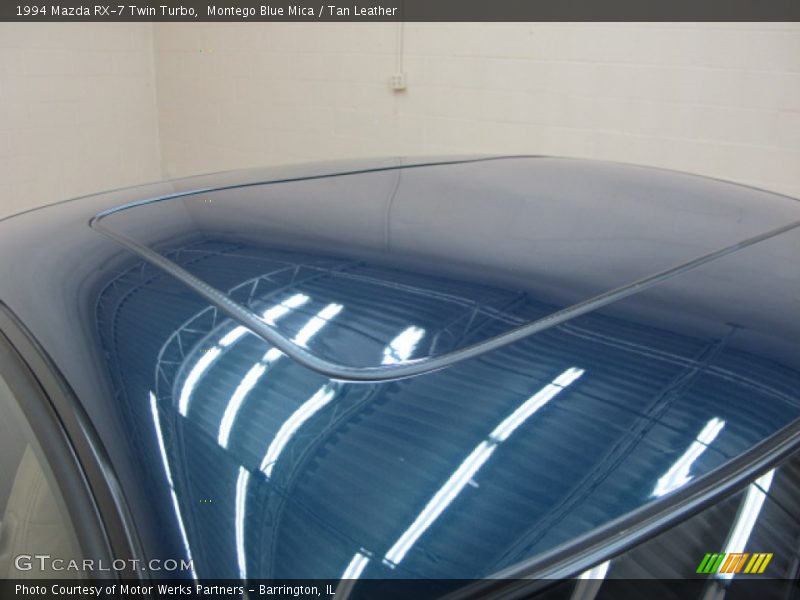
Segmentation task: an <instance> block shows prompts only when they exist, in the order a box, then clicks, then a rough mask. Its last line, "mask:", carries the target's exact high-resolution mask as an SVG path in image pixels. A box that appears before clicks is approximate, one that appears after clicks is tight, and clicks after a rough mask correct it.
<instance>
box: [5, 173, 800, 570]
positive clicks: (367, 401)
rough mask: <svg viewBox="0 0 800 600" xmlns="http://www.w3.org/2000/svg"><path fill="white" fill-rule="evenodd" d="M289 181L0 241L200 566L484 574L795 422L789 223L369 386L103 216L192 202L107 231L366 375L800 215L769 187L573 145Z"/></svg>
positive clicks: (128, 218) (87, 213)
mask: <svg viewBox="0 0 800 600" xmlns="http://www.w3.org/2000/svg"><path fill="white" fill-rule="evenodd" d="M361 166H363V165H359V164H352V165H349V168H348V167H341V166H340V167H337V168H338V169H340V171H342V172H343V171H347V170H353V169H358V168H359V167H361ZM369 166H370V167H375V166H377V165H375V164H373V165H369ZM384 166H390V167H391V166H392V165H384ZM326 168H328V169H329V172H331V171H330V170H331V168H330V167H316V169H319V170H320V171H324V170H325V169H326ZM333 172H334V173H335V174H336V173H337V171H336V170H335V169H333ZM294 174H295V175H298V176H300V177H301V179H300V180H298V181H284V182H282V183H273V184H268V185H251V186H249V187H233V188H231V189H227V190H224V191H216V192H202V193H200V192H199V193H194V192H192V190H195V189H200V190H201V189H203V188H204V187H207V186H214V185H221V184H223V183H225V184H227V183H230V184H232V185H234V186H235V185H236V183H237V182H238V183H253V184H255V183H257V182H259V181H264V180H281V179H286V178H287V177H286V176H284V175H282V174H281V173H280V172H273V173H269V172H265V173H255V172H253V173H240V174H238V175H229V174H224V175H220V176H217V177H218V179H216V180H215V178H214V177H211V176H210V177H207V178H206V179H197V180H187V181H182V182H177V183H172V184H159V185H156V186H152V187H150V188H145V189H140V190H132V191H122V192H116V193H112V194H109V195H103V196H99V197H93V198H88V199H83V200H79V201H75V202H72V203H67V204H63V205H60V206H58V207H53V208H49V209H46V210H42V211H36V212H32V213H28V214H25V215H21V216H19V217H16V218H14V219H10V220H6V221H3V222H0V233H1V234H2V236H0V239H2V241H1V242H0V247H2V248H3V249H6V248H12V247H13V248H15V249H16V250H17V252H22V253H23V254H24V255H26V256H28V257H29V259H28V260H26V263H25V264H24V265H15V264H12V263H4V264H2V265H0V276H2V281H3V282H4V286H3V292H2V294H3V297H2V300H3V301H4V302H6V303H8V304H9V306H10V307H11V308H12V309H13V310H14V311H15V312H17V314H19V316H20V317H21V318H22V319H23V320H24V321H25V322H26V323H27V324H28V325H29V327H30V328H31V329H32V330H33V331H34V333H35V334H36V335H37V337H38V338H39V339H40V341H41V342H42V344H43V345H44V346H45V348H47V350H48V352H50V353H51V355H52V356H53V358H54V359H55V361H56V363H57V364H58V365H59V367H60V368H61V370H62V371H63V373H64V374H65V376H66V377H67V379H68V380H69V381H70V383H71V384H72V386H73V388H74V389H75V390H76V392H77V394H78V396H79V397H80V398H81V399H82V401H83V402H84V403H85V405H86V408H87V410H88V412H89V414H90V416H91V417H92V418H93V420H94V421H95V423H96V424H97V426H98V428H99V430H100V433H101V435H102V436H103V438H104V442H105V443H106V445H107V447H108V449H109V452H110V454H111V455H112V457H113V459H114V461H115V464H116V465H117V468H118V471H119V476H120V478H121V479H122V481H123V482H124V483H125V485H126V493H127V494H128V499H129V502H130V504H131V507H132V510H133V512H134V514H135V516H136V519H137V523H138V524H139V529H140V533H141V535H142V537H143V541H144V545H145V548H146V551H147V552H148V553H149V554H150V555H151V556H171V555H173V554H176V553H177V554H191V556H192V558H193V559H194V562H195V567H196V571H197V573H198V575H200V576H207V577H238V576H240V575H246V576H248V577H339V576H341V575H342V574H345V573H347V574H349V575H353V576H359V577H429V578H436V577H441V578H447V577H457V578H472V577H481V576H487V575H490V574H491V573H493V572H495V571H497V570H499V569H501V568H504V567H508V566H510V565H513V564H514V563H516V562H518V561H520V560H523V559H527V558H530V557H532V556H536V555H537V554H538V553H541V552H543V551H546V550H549V549H551V548H553V547H554V546H555V545H558V544H561V543H565V542H568V541H569V540H572V539H574V538H575V537H576V536H578V535H581V534H583V533H587V532H589V531H591V530H592V529H594V528H596V527H599V526H601V525H603V524H605V523H607V522H609V521H610V520H612V519H614V518H615V517H619V516H621V515H624V514H626V513H627V512H629V511H631V510H633V509H635V508H637V507H639V506H641V505H643V504H644V503H647V502H651V501H654V499H656V498H658V497H663V496H667V495H668V494H669V493H670V492H671V491H674V490H675V489H678V488H679V487H680V486H682V485H687V484H689V483H690V482H691V480H692V479H694V478H696V477H697V476H699V475H700V474H703V473H708V472H710V471H712V470H713V469H714V468H715V467H717V466H719V465H721V464H723V463H724V462H725V461H727V460H729V459H731V458H733V457H735V456H737V455H738V454H740V453H741V452H742V451H744V450H746V449H747V448H749V447H751V446H752V445H753V444H754V443H756V442H757V441H760V440H761V439H764V438H765V437H766V436H768V435H770V434H771V433H773V432H775V431H776V430H777V429H779V428H780V427H782V426H784V425H786V424H788V423H790V422H792V421H793V420H795V419H796V418H797V417H798V416H800V397H798V394H797V390H798V389H800V353H798V341H800V329H799V328H800V319H798V318H797V317H798V316H799V313H800V310H798V305H797V302H798V298H800V273H798V269H797V267H796V256H798V255H800V233H798V232H797V230H795V231H793V232H788V233H786V234H783V235H780V236H777V237H775V238H772V239H770V240H767V241H764V242H762V243H760V244H757V245H755V246H753V247H751V248H747V249H744V250H742V251H740V252H737V253H734V254H731V255H729V256H726V257H724V258H721V259H719V260H718V261H715V262H713V263H710V264H707V265H704V266H702V267H699V268H698V269H696V270H693V271H691V272H689V273H686V274H683V275H681V276H678V277H675V278H673V279H670V280H668V281H666V282H664V283H662V284H660V285H659V286H657V287H655V288H652V289H649V290H647V291H644V292H642V293H640V294H637V295H634V296H632V297H629V298H626V299H624V300H621V301H619V302H617V303H614V304H612V305H609V306H607V307H605V308H603V309H601V310H599V311H595V312H593V313H590V314H588V315H584V316H581V317H578V318H576V319H573V320H571V321H569V322H568V323H565V324H563V325H560V326H558V327H554V328H552V329H549V330H547V331H544V332H542V333H540V334H538V335H536V336H534V337H531V338H528V339H525V340H523V341H520V342H517V343H515V344H512V345H510V346H507V347H505V348H503V349H500V350H497V351H494V352H491V353H487V354H484V355H482V356H480V357H478V358H474V359H471V360H469V361H465V362H462V363H459V364H457V365H454V366H452V367H450V368H448V369H444V370H441V371H438V372H435V373H431V374H427V375H423V376H420V377H417V378H410V379H404V380H401V381H394V382H388V383H380V384H359V383H350V382H342V381H330V380H328V379H327V378H325V377H323V376H321V375H319V374H316V373H313V372H311V371H309V370H308V369H306V368H305V367H303V366H301V365H299V364H296V363H294V362H293V361H291V360H290V359H288V358H287V357H285V356H282V355H281V354H280V353H278V352H276V351H275V350H274V349H272V348H270V346H269V345H267V344H266V343H265V342H263V341H262V340H260V339H259V338H257V337H256V336H254V335H252V334H250V333H248V332H246V331H244V330H242V329H237V327H238V324H237V323H235V322H232V321H231V320H230V319H227V318H226V317H224V316H223V315H221V314H219V313H218V311H216V310H215V308H214V307H212V306H209V305H208V304H207V303H206V302H205V301H203V300H202V299H201V298H200V297H198V296H197V295H196V294H195V293H194V292H192V291H191V290H189V289H187V288H186V287H185V286H183V285H182V284H180V283H178V282H177V281H175V280H174V279H172V278H171V277H170V276H169V275H166V274H164V273H163V272H160V271H158V270H157V269H155V268H154V267H151V266H149V265H147V264H145V263H143V262H142V261H141V260H140V259H139V258H138V257H136V256H133V255H131V254H129V253H128V252H127V251H123V250H120V249H119V248H118V247H116V246H115V245H114V244H113V243H112V242H110V241H108V240H106V239H105V238H103V237H102V236H100V235H99V234H97V233H96V232H94V231H92V230H90V229H88V227H87V226H86V222H87V221H88V219H89V218H90V217H91V216H92V215H93V214H95V213H97V212H100V211H102V210H107V209H109V208H112V207H114V206H118V205H119V204H122V203H125V202H135V201H136V200H141V199H146V198H150V197H156V196H164V195H169V194H175V193H181V194H186V193H188V194H189V195H184V196H182V197H180V198H174V199H167V200H163V201H160V202H157V203H153V204H149V205H146V206H136V207H133V208H129V209H127V210H125V211H122V212H119V213H117V214H114V215H112V216H111V217H109V223H110V224H111V225H112V226H113V227H115V228H117V229H118V230H119V231H122V232H124V233H125V234H126V235H129V236H131V237H133V238H135V239H137V240H139V241H141V242H142V243H145V244H147V245H148V246H150V247H152V248H154V249H156V250H158V251H159V252H160V253H162V254H163V255H165V256H168V257H169V258H170V259H171V260H173V261H174V262H175V263H176V264H178V265H180V266H182V267H184V268H185V269H187V270H189V271H190V272H191V273H193V274H194V275H196V276H198V277H200V278H201V279H203V280H204V281H205V282H207V283H208V284H210V285H212V286H214V287H215V288H217V289H219V290H222V291H224V292H226V293H229V294H230V296H231V297H232V298H234V299H236V300H237V301H239V302H241V303H242V304H245V305H246V306H248V307H249V308H251V309H252V310H254V311H256V312H257V313H259V314H261V315H263V316H264V318H265V319H266V320H267V321H268V322H270V323H271V324H273V325H274V326H275V327H277V328H279V330H280V331H281V332H283V333H284V334H285V335H287V336H288V337H291V338H292V339H294V340H295V342H296V343H299V344H304V345H305V346H307V347H308V348H309V349H310V350H312V351H313V352H315V353H317V354H318V355H320V356H324V357H326V358H329V359H332V360H337V361H340V362H342V363H344V364H348V365H356V366H374V365H378V364H387V363H391V362H401V361H404V360H409V359H414V358H419V357H425V356H435V355H437V354H440V353H442V352H446V351H448V350H452V349H456V348H459V347H463V346H464V345H468V344H470V343H474V342H476V341H481V340H484V339H488V338H489V337H491V336H493V335H496V334H498V333H501V332H503V331H507V330H509V329H510V328H512V327H514V326H517V325H520V324H523V323H526V322H530V321H532V320H534V319H536V318H539V317H541V316H544V315H546V314H549V313H552V312H554V311H556V310H559V309H561V308H564V307H566V306H569V305H570V304H573V303H575V302H578V301H581V300H583V299H585V298H587V297H589V296H591V295H594V294H597V293H601V292H604V291H607V290H608V289H611V288H613V287H616V286H619V285H624V284H625V283H628V282H630V281H632V280H633V279H636V278H638V277H643V276H646V275H648V274H651V273H652V272H654V271H657V270H660V269H664V268H668V267H670V266H671V265H673V264H676V263H678V262H681V261H684V260H688V259H690V258H692V257H694V256H697V255H699V254H703V253H706V252H710V251H713V250H715V249H717V248H718V247H721V246H725V245H728V244H731V243H735V242H736V241H738V240H740V239H743V238H746V237H749V236H752V235H757V234H759V233H762V232H764V231H767V230H770V229H773V228H775V227H779V226H781V225H784V224H786V223H789V222H792V221H796V220H797V219H798V218H800V204H798V203H797V202H796V201H794V200H792V199H787V198H784V197H780V196H776V195H773V194H769V193H766V192H761V191H757V190H752V189H749V188H743V187H740V186H734V185H731V184H726V183H722V182H717V181H711V180H707V179H702V178H697V177H693V176H688V175H683V174H676V173H669V172H664V171H657V170H652V169H644V168H639V167H628V166H622V165H613V164H602V163H588V162H582V161H575V160H558V159H544V158H515V159H503V160H489V161H478V162H470V163H463V164H451V165H444V164H443V165H427V166H417V167H413V166H412V167H408V166H407V167H405V168H403V169H395V168H388V169H386V170H377V171H372V172H366V173H359V174H350V175H347V174H336V175H335V176H333V177H323V178H317V179H302V175H303V173H294ZM309 174H310V173H309ZM215 181H216V183H215ZM87 256H91V257H92V260H86V257H87ZM173 498H174V499H173Z"/></svg>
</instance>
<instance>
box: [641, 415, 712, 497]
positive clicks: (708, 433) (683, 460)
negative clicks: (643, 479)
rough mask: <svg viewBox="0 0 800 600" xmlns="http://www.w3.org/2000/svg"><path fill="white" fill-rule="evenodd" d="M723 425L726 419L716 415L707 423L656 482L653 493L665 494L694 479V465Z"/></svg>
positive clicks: (654, 494) (655, 494) (657, 494)
mask: <svg viewBox="0 0 800 600" xmlns="http://www.w3.org/2000/svg"><path fill="white" fill-rule="evenodd" d="M723 427H725V421H723V420H722V419H718V418H716V417H714V418H713V419H711V420H710V421H709V422H708V423H706V425H705V427H703V429H702V431H701V432H700V433H699V434H697V438H696V439H695V441H693V442H692V444H691V445H690V446H689V448H687V450H686V452H684V453H683V454H682V455H681V457H680V458H679V459H678V460H677V461H676V462H675V464H674V465H672V466H671V467H670V469H669V471H667V472H666V473H664V475H663V476H662V477H661V478H660V479H659V480H658V481H657V482H656V487H655V488H654V489H653V494H652V495H653V496H663V495H664V494H668V493H669V492H672V491H673V490H677V489H678V488H679V487H682V486H684V485H686V484H687V483H689V481H691V479H692V476H691V475H689V470H690V469H691V468H692V465H693V464H694V462H695V461H696V460H697V459H698V458H700V456H701V455H702V454H703V452H705V451H706V450H707V449H708V446H709V444H711V442H713V441H714V439H716V437H717V435H719V432H720V431H722V428H723Z"/></svg>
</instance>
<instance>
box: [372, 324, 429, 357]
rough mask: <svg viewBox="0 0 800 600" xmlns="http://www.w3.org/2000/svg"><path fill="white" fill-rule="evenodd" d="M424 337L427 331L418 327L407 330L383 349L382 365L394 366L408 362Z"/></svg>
mask: <svg viewBox="0 0 800 600" xmlns="http://www.w3.org/2000/svg"><path fill="white" fill-rule="evenodd" d="M424 335H425V330H424V329H423V328H422V327H417V326H416V325H412V326H411V327H409V328H408V329H405V330H404V331H403V332H402V333H400V334H399V335H398V336H397V337H396V338H394V339H393V340H392V341H391V342H389V345H388V346H386V348H384V349H383V361H382V363H383V364H384V365H394V364H397V363H401V362H405V361H407V360H408V359H409V357H410V356H411V355H412V354H413V353H414V350H416V348H417V345H418V344H419V342H420V340H421V339H422V338H423V336H424Z"/></svg>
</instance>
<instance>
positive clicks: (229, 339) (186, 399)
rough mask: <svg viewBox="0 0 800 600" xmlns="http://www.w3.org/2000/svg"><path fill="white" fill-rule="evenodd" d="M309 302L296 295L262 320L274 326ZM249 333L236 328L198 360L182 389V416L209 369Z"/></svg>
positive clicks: (276, 306)
mask: <svg viewBox="0 0 800 600" xmlns="http://www.w3.org/2000/svg"><path fill="white" fill-rule="evenodd" d="M309 300H310V298H309V297H308V296H306V295H305V294H295V295H293V296H291V297H290V298H287V299H286V300H284V301H283V302H281V303H280V304H276V305H275V306H271V307H270V308H268V309H267V310H266V311H264V313H263V314H262V315H261V318H262V319H264V321H266V322H267V323H269V324H270V325H274V324H275V321H276V320H277V319H279V318H280V317H282V316H284V315H285V314H287V313H288V312H289V311H291V310H293V309H295V308H298V307H300V306H302V305H303V304H305V303H306V302H308V301H309ZM247 332H248V329H247V328H246V327H242V326H241V325H239V326H238V327H234V328H233V329H232V330H231V331H229V332H228V333H226V334H225V335H224V336H222V338H221V339H220V340H219V342H218V343H217V344H216V345H215V346H214V347H212V348H210V349H209V350H207V351H206V352H205V353H203V356H202V357H201V358H200V360H198V361H197V363H196V364H195V365H194V366H193V367H192V369H191V371H189V375H188V376H187V377H186V380H185V381H184V383H183V386H182V387H181V393H180V396H179V399H178V410H179V411H180V413H181V415H183V416H184V417H185V416H186V414H187V413H188V412H189V403H190V402H191V398H192V394H193V392H194V389H195V387H197V383H198V382H199V381H200V378H201V377H202V376H203V375H204V374H205V372H206V371H207V370H208V369H209V367H211V365H212V364H213V363H214V361H216V359H217V358H218V357H219V355H220V354H221V353H222V351H223V349H224V348H228V347H229V346H231V344H233V343H234V342H236V341H237V340H238V339H239V338H241V337H242V336H243V335H244V334H245V333H247Z"/></svg>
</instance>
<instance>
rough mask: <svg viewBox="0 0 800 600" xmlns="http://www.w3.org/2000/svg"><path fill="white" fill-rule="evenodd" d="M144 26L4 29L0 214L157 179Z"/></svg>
mask: <svg viewBox="0 0 800 600" xmlns="http://www.w3.org/2000/svg"><path fill="white" fill-rule="evenodd" d="M153 85H154V67H153V28H152V25H149V24H139V23H133V24H100V23H89V24H78V23H76V24H57V23H33V24H28V23H0V217H3V216H7V215H10V214H13V213H16V212H19V211H21V210H24V209H26V208H32V207H35V206H40V205H43V204H48V203H51V202H55V201H58V200H63V199H65V198H69V197H72V196H77V195H81V194H88V193H91V192H96V191H100V190H103V189H108V188H114V187H119V186H124V185H131V184H135V183H141V182H145V181H152V180H155V179H160V177H161V168H160V155H159V141H158V129H157V127H158V120H157V117H156V102H155V90H154V87H153Z"/></svg>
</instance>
